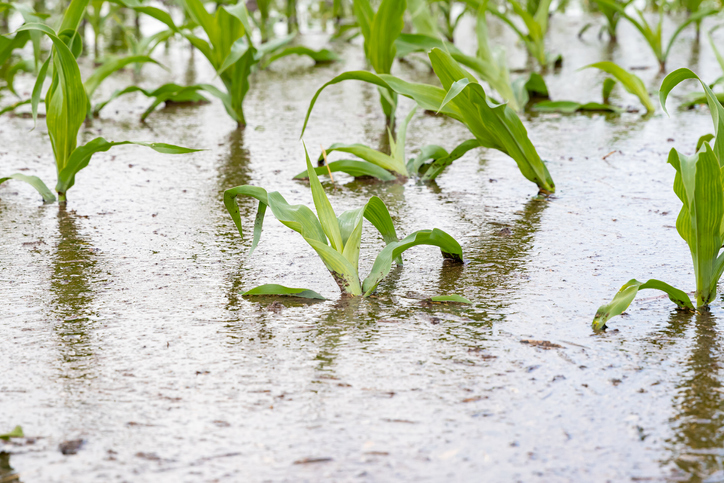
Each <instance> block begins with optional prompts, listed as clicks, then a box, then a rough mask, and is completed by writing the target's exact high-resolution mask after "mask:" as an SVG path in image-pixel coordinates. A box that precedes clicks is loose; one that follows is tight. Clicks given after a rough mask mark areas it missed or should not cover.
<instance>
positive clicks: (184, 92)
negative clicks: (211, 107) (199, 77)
mask: <svg viewBox="0 0 724 483" xmlns="http://www.w3.org/2000/svg"><path fill="white" fill-rule="evenodd" d="M198 91H205V92H208V93H209V94H212V95H213V96H215V97H218V98H219V99H221V101H222V102H223V103H224V105H225V106H226V105H227V104H228V103H230V102H231V101H230V98H229V96H228V94H226V93H225V92H222V91H221V90H219V89H218V88H216V87H214V86H212V85H210V84H194V85H190V86H180V85H178V84H173V83H171V84H164V85H162V86H160V87H158V88H157V89H154V90H153V91H147V90H145V89H142V88H140V87H138V86H128V87H126V88H125V89H120V90H117V91H115V92H114V93H113V94H111V96H110V97H109V98H108V99H106V100H105V101H103V102H100V103H98V104H96V106H95V107H94V108H93V114H94V115H97V114H98V113H100V111H101V110H102V109H103V108H104V107H106V106H107V105H108V104H109V103H110V102H111V101H113V100H115V99H117V98H118V97H120V96H122V95H125V94H129V93H132V92H140V93H141V94H143V95H144V96H146V97H150V98H152V99H153V103H151V105H150V106H148V108H147V109H146V110H145V111H144V112H143V114H141V120H142V121H144V120H145V119H146V118H147V117H148V116H149V115H150V114H151V113H153V111H154V110H155V109H156V107H158V106H159V105H161V104H162V103H164V102H178V103H196V102H208V99H206V97H204V96H203V95H201V94H199V92H198ZM227 110H228V108H227Z"/></svg>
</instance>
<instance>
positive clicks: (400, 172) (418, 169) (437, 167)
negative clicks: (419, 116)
mask: <svg viewBox="0 0 724 483" xmlns="http://www.w3.org/2000/svg"><path fill="white" fill-rule="evenodd" d="M416 110H417V107H415V108H414V109H413V110H412V111H410V113H409V114H408V115H407V117H406V118H405V120H404V121H403V122H402V123H401V124H400V126H399V127H398V129H397V138H395V137H394V136H393V135H392V132H391V131H390V130H389V129H388V132H387V134H388V136H389V142H390V154H386V153H382V152H380V151H377V150H375V149H372V148H370V147H368V146H365V145H363V144H341V143H335V144H333V145H331V146H330V147H328V148H327V149H324V150H322V154H320V155H319V159H318V161H317V164H318V165H319V167H317V168H315V172H316V173H317V175H318V176H319V175H324V174H329V175H330V176H331V174H332V173H333V172H342V173H346V174H348V175H350V176H354V177H356V178H359V177H372V178H377V179H379V180H382V181H393V180H395V179H398V178H403V179H404V178H407V177H409V176H417V177H420V178H422V180H423V181H432V180H434V179H435V178H436V177H437V176H438V175H439V174H440V173H442V171H443V170H444V169H445V168H446V167H448V166H449V165H450V164H452V162H453V161H455V160H456V159H458V158H460V157H461V156H463V155H464V154H465V153H466V152H468V151H470V150H471V149H474V148H476V147H479V146H480V143H479V142H478V141H477V140H476V139H471V140H468V141H465V142H463V143H462V144H460V145H459V146H458V147H456V148H455V149H454V150H453V151H452V152H451V153H448V152H447V151H445V150H444V149H443V148H441V147H440V146H436V145H428V146H425V147H423V148H422V149H421V150H420V154H419V155H418V156H417V157H415V158H412V159H410V160H409V161H406V158H405V138H406V136H407V128H408V125H409V123H410V120H411V119H412V116H413V115H414V114H415V112H416ZM333 151H338V152H343V153H348V154H352V155H354V156H356V157H358V158H360V160H356V159H343V160H339V161H332V162H331V163H326V161H325V158H326V155H327V154H329V153H331V152H333ZM294 179H307V172H306V171H302V172H301V173H299V174H298V175H296V176H295V177H294Z"/></svg>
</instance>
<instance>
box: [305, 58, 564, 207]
mask: <svg viewBox="0 0 724 483" xmlns="http://www.w3.org/2000/svg"><path fill="white" fill-rule="evenodd" d="M429 58H430V62H431V63H432V67H433V70H434V71H435V74H436V75H437V77H438V79H439V80H440V82H441V83H442V86H443V88H440V87H436V86H431V85H427V84H417V83H412V82H407V81H404V80H402V79H399V78H397V77H395V76H392V75H387V74H379V75H376V74H372V73H371V72H365V71H352V72H345V73H343V74H340V75H338V76H337V77H335V78H334V79H332V80H330V81H329V82H327V83H326V84H324V85H323V86H322V87H320V88H319V90H318V91H317V93H316V94H315V95H314V97H313V98H312V101H311V102H310V104H309V109H308V110H307V115H306V118H305V120H304V126H303V128H302V134H303V133H304V130H305V129H306V126H307V122H308V121H309V115H310V114H311V112H312V109H313V108H314V104H315V102H316V101H317V98H318V97H319V95H320V94H321V92H322V91H323V90H324V89H325V88H326V87H327V86H330V85H333V84H338V83H340V82H342V81H345V80H359V81H363V82H368V83H371V84H375V85H377V86H379V87H382V88H385V89H389V90H392V91H394V92H396V93H397V94H400V95H403V96H405V97H409V98H411V99H413V100H414V101H415V102H417V104H418V106H420V107H422V108H423V109H426V110H431V111H439V112H441V113H443V114H445V115H447V116H449V117H452V118H453V119H456V120H458V121H460V122H462V123H463V124H465V125H466V126H467V128H468V129H469V130H470V132H472V133H473V135H474V136H475V138H476V140H477V141H478V143H479V145H480V146H482V147H486V148H493V149H497V150H499V151H501V152H503V153H505V154H507V155H508V156H510V157H511V158H513V159H514V160H515V162H516V163H517V164H518V168H519V169H520V172H521V173H522V174H523V176H525V177H526V178H527V179H528V180H530V181H532V182H534V183H536V184H537V185H538V188H539V189H540V190H541V191H542V192H546V193H552V192H554V191H555V184H554V183H553V179H552V178H551V176H550V174H549V173H548V168H546V166H545V164H544V163H543V161H542V160H541V158H540V156H539V155H538V153H537V151H536V149H535V147H534V146H533V143H531V141H530V139H529V138H528V132H527V131H526V129H525V127H524V126H523V123H522V122H521V121H520V118H518V116H517V115H516V113H515V111H513V110H512V109H511V108H510V107H508V106H507V105H504V104H496V103H494V102H492V101H490V100H489V99H488V97H487V95H486V94H485V91H484V90H483V87H482V86H481V85H480V84H479V83H478V82H477V81H476V80H475V78H474V77H473V76H472V75H471V74H470V73H469V72H467V71H465V70H464V69H463V68H462V67H460V65H459V64H458V63H457V62H456V61H455V60H454V59H453V58H452V57H451V56H450V55H449V54H447V53H445V52H443V51H442V50H440V49H432V51H431V52H430V54H429Z"/></svg>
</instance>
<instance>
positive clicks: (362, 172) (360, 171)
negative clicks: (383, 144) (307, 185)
mask: <svg viewBox="0 0 724 483" xmlns="http://www.w3.org/2000/svg"><path fill="white" fill-rule="evenodd" d="M327 166H329V171H331V172H332V173H336V172H340V173H345V174H348V175H350V176H354V177H355V178H361V177H364V176H371V177H373V178H377V179H380V180H382V181H394V180H396V179H397V178H396V177H395V176H394V175H392V174H390V172H389V171H387V170H386V169H383V168H380V167H379V166H375V165H374V164H372V163H368V162H366V161H357V160H352V159H342V160H339V161H332V162H331V163H329V164H328V165H327ZM327 166H320V167H318V168H314V172H315V173H317V176H320V175H325V174H327V173H328V171H327ZM308 178H309V175H308V173H307V170H304V171H302V172H301V173H299V174H298V175H296V176H295V177H294V179H308Z"/></svg>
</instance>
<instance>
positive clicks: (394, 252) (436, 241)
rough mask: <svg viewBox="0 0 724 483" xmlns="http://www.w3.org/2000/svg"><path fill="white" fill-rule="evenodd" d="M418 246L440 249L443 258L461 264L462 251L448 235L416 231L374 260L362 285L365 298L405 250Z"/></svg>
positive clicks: (383, 251)
mask: <svg viewBox="0 0 724 483" xmlns="http://www.w3.org/2000/svg"><path fill="white" fill-rule="evenodd" d="M418 245H431V246H436V247H439V248H440V251H441V252H442V255H443V257H444V258H450V259H452V260H455V261H456V262H460V263H462V261H463V251H462V248H460V244H459V243H458V242H457V241H456V240H455V239H454V238H453V237H451V236H450V235H448V234H447V233H445V232H444V231H442V230H438V229H437V228H435V229H433V230H420V231H416V232H415V233H412V234H410V235H408V236H407V237H405V238H404V239H403V240H400V241H398V242H392V243H389V244H388V245H387V246H386V247H385V248H384V249H382V251H381V252H380V254H379V255H377V258H376V259H375V262H374V264H373V265H372V270H371V271H370V274H369V275H368V276H367V278H365V280H364V282H363V283H362V290H363V292H364V295H365V297H366V296H368V295H370V294H371V293H372V292H373V291H374V290H375V289H376V288H377V285H378V284H379V283H380V282H381V281H382V279H384V278H385V277H386V276H387V274H389V273H390V269H391V268H392V261H393V260H394V259H396V258H397V257H399V256H400V255H401V254H402V253H403V252H404V251H405V250H408V249H409V248H412V247H414V246H418Z"/></svg>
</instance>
